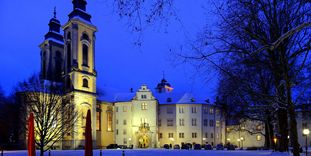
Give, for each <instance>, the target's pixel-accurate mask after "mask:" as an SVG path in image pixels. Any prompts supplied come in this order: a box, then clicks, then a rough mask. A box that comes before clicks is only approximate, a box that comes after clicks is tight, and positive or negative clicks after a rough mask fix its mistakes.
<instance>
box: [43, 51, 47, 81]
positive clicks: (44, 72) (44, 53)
mask: <svg viewBox="0 0 311 156" xmlns="http://www.w3.org/2000/svg"><path fill="white" fill-rule="evenodd" d="M45 55H46V52H45V51H43V52H42V74H43V75H44V76H45V74H46V69H45V68H46V56H45Z"/></svg>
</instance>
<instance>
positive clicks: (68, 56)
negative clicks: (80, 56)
mask: <svg viewBox="0 0 311 156" xmlns="http://www.w3.org/2000/svg"><path fill="white" fill-rule="evenodd" d="M70 68H71V44H70V43H68V44H67V69H68V72H70Z"/></svg>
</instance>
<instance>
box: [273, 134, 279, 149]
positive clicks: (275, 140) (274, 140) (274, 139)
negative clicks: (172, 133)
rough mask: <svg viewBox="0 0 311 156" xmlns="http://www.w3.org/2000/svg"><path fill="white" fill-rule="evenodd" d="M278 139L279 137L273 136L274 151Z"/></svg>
mask: <svg viewBox="0 0 311 156" xmlns="http://www.w3.org/2000/svg"><path fill="white" fill-rule="evenodd" d="M277 141H278V139H277V138H276V137H274V138H273V142H274V151H275V150H276V142H277Z"/></svg>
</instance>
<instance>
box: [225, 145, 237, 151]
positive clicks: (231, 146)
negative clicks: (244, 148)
mask: <svg viewBox="0 0 311 156" xmlns="http://www.w3.org/2000/svg"><path fill="white" fill-rule="evenodd" d="M227 150H235V146H234V145H232V144H229V145H228V146H227Z"/></svg>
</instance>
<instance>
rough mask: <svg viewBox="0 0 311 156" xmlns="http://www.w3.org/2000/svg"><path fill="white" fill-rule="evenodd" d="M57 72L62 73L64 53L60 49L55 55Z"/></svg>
mask: <svg viewBox="0 0 311 156" xmlns="http://www.w3.org/2000/svg"><path fill="white" fill-rule="evenodd" d="M55 73H56V74H57V75H60V74H62V54H61V52H60V51H56V57H55Z"/></svg>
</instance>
